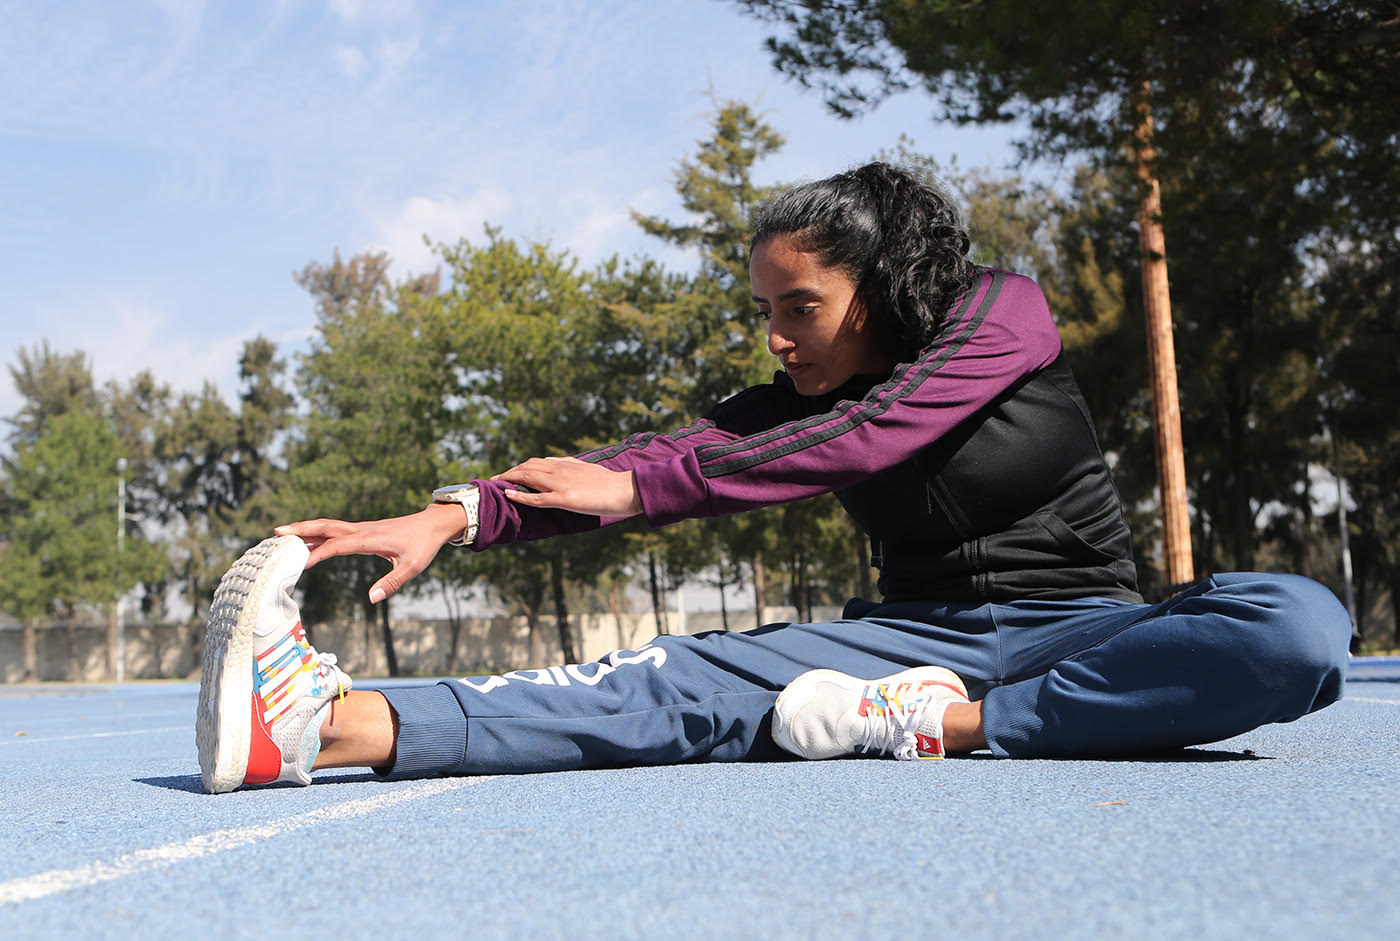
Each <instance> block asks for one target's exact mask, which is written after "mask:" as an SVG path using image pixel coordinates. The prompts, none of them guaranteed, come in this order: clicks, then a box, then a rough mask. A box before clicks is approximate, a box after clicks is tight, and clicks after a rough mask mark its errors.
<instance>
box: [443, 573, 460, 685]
mask: <svg viewBox="0 0 1400 941" xmlns="http://www.w3.org/2000/svg"><path fill="white" fill-rule="evenodd" d="M440 584H441V585H442V601H443V605H444V607H446V608H447V636H448V639H447V672H448V673H456V672H457V642H458V640H460V639H461V636H462V601H461V599H460V598H458V597H456V595H455V593H454V592H453V591H452V589H451V587H450V586H449V585H448V583H447V581H446V580H445V579H444V580H443V581H442V582H441V583H440Z"/></svg>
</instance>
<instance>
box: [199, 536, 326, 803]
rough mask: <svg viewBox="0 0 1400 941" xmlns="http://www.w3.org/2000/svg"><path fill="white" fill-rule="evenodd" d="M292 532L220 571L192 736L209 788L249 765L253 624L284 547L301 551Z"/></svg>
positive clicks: (219, 789)
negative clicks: (259, 603)
mask: <svg viewBox="0 0 1400 941" xmlns="http://www.w3.org/2000/svg"><path fill="white" fill-rule="evenodd" d="M306 551H307V550H306V544H305V543H303V542H302V541H301V540H300V539H298V538H297V537H295V536H274V537H272V538H271V539H264V540H263V541H262V542H260V543H258V544H257V545H256V546H254V547H253V548H251V549H249V550H248V551H247V552H245V553H243V555H242V556H240V557H239V559H238V561H237V562H235V563H233V566H232V567H231V568H230V569H229V570H228V571H227V572H226V573H224V577H223V578H221V579H220V580H219V587H218V588H217V589H216V590H215V591H214V600H213V601H212V602H211V603H210V605H209V623H208V626H207V627H206V628H205V632H204V668H203V673H202V675H201V679H200V683H199V706H198V711H197V712H196V714H195V723H194V738H195V744H196V745H197V746H198V747H199V773H200V777H201V778H202V779H203V781H204V789H205V790H206V791H208V792H209V793H210V794H222V793H225V792H227V791H232V790H233V789H235V788H237V787H238V786H239V785H240V784H242V783H243V778H244V776H245V775H246V773H247V770H248V749H249V747H250V744H251V740H252V731H253V706H252V702H253V669H252V647H253V628H254V627H255V626H256V624H257V618H258V605H257V604H256V603H250V601H252V600H254V599H260V598H262V597H263V595H264V593H265V592H266V591H267V589H268V587H269V586H268V582H269V581H270V580H271V579H272V578H273V576H274V574H275V573H276V572H277V571H278V570H279V568H280V563H281V562H282V561H283V560H284V559H285V558H286V557H287V555H288V554H289V553H293V552H298V553H302V554H303V555H304V554H305V553H306Z"/></svg>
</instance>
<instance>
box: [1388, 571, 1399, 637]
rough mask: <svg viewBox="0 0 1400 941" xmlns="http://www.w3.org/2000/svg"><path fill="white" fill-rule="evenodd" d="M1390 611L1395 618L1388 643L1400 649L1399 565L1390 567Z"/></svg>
mask: <svg viewBox="0 0 1400 941" xmlns="http://www.w3.org/2000/svg"><path fill="white" fill-rule="evenodd" d="M1390 613H1391V614H1392V615H1393V616H1394V618H1395V629H1394V632H1393V633H1392V635H1391V644H1390V645H1391V646H1392V647H1394V648H1396V649H1400V565H1392V566H1391V567H1390Z"/></svg>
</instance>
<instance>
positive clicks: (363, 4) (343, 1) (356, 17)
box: [326, 0, 414, 23]
mask: <svg viewBox="0 0 1400 941" xmlns="http://www.w3.org/2000/svg"><path fill="white" fill-rule="evenodd" d="M326 9H328V10H330V11H331V12H332V13H334V14H335V15H336V16H338V17H340V19H341V20H342V21H344V22H346V23H362V22H364V21H366V20H375V21H381V22H382V21H384V20H402V19H406V18H408V17H410V16H412V15H413V13H414V3H413V0H328V2H327V3H326Z"/></svg>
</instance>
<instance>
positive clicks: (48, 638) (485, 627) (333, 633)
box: [0, 608, 841, 683]
mask: <svg viewBox="0 0 1400 941" xmlns="http://www.w3.org/2000/svg"><path fill="white" fill-rule="evenodd" d="M840 614H841V612H840V609H837V608H818V609H817V610H815V611H813V616H814V617H815V618H816V619H818V620H829V619H832V618H837V617H840ZM795 617H796V612H794V611H793V609H791V608H767V609H765V610H764V618H763V623H765V624H768V623H773V622H775V621H790V620H793V619H794V618H795ZM570 620H571V623H572V624H573V627H574V631H575V635H574V636H575V638H576V641H575V642H576V643H577V644H578V646H579V653H580V657H581V659H582V660H584V661H589V660H596V659H598V658H599V657H601V656H603V655H604V654H606V653H608V652H609V651H612V650H622V649H628V648H633V647H637V646H640V645H641V644H644V643H646V642H647V641H648V640H650V639H651V638H652V637H653V636H655V634H656V622H655V618H654V617H653V616H652V614H651V613H650V612H648V613H645V614H637V613H634V614H622V615H619V616H617V617H614V616H613V615H611V614H585V615H575V616H574V617H572V618H571V619H570ZM729 624H730V626H731V627H732V628H735V629H736V630H747V629H749V628H751V627H754V626H755V625H756V624H757V621H756V620H755V618H754V615H753V612H752V611H739V612H730V615H729ZM667 627H668V629H669V632H670V633H673V634H698V633H700V632H702V631H710V630H720V629H722V621H721V617H720V614H719V612H717V611H716V612H703V613H696V612H688V613H686V614H685V615H684V617H682V616H681V615H680V614H678V613H677V612H675V611H672V612H670V613H669V614H668V615H667ZM309 632H310V635H311V642H312V643H313V644H315V645H316V647H317V649H319V650H322V651H328V652H331V653H334V654H335V655H336V656H337V657H338V658H339V662H340V664H341V666H342V667H344V668H345V669H347V670H348V671H349V673H350V675H351V676H384V675H385V674H386V673H387V671H388V667H387V665H386V663H385V656H384V644H383V640H382V638H381V635H380V628H379V624H378V622H374V623H365V622H338V623H328V624H315V625H311V626H310V628H309ZM393 634H394V652H395V654H396V655H397V656H398V661H399V672H400V673H402V674H405V675H408V674H419V675H427V676H442V675H450V674H457V675H462V676H468V675H475V674H483V673H502V672H505V671H507V670H524V669H530V668H532V667H543V666H549V665H551V664H556V663H560V662H562V660H563V657H562V655H561V650H560V646H559V639H558V633H557V631H556V630H555V624H554V619H553V618H541V619H540V623H539V626H538V629H537V631H536V635H535V637H534V638H532V637H531V636H530V629H529V625H528V623H527V622H526V620H525V619H524V618H523V617H522V618H467V619H464V620H463V621H462V625H461V633H460V636H459V637H458V638H457V656H456V662H455V667H454V668H451V669H450V668H449V659H448V654H449V650H450V648H451V646H452V631H451V627H450V625H449V624H448V622H447V621H396V622H394V624H393ZM108 635H109V629H108V626H107V625H101V626H99V625H84V626H80V627H78V628H77V629H76V630H75V631H74V632H73V639H74V644H73V646H74V650H75V652H76V655H77V656H76V659H77V662H78V667H79V675H78V679H80V680H82V681H83V682H107V681H110V680H111V679H112V678H113V677H112V673H111V671H110V669H109V665H108V664H109V660H108ZM201 643H202V634H201V631H200V629H199V628H198V627H195V628H191V627H188V626H186V625H181V624H132V625H127V628H126V642H125V661H126V678H127V679H128V680H150V679H163V678H171V677H176V678H183V677H190V676H197V675H198V672H199V656H200V645H201ZM35 663H36V664H37V668H38V679H40V680H67V679H69V678H70V676H69V635H68V631H67V630H65V629H64V628H62V627H51V628H40V629H38V630H37V631H35ZM24 664H25V656H24V631H23V630H21V629H20V628H17V627H0V683H17V682H20V681H21V680H23V679H24V674H25V668H24Z"/></svg>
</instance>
